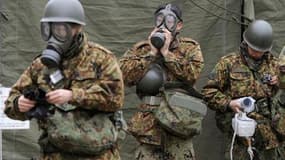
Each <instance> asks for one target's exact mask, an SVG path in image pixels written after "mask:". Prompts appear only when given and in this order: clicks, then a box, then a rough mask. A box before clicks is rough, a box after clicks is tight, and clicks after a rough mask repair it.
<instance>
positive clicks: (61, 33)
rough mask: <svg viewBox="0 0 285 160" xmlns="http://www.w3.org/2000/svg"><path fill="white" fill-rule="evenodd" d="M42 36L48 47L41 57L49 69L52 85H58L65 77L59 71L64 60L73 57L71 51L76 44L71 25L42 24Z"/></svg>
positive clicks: (59, 23)
mask: <svg viewBox="0 0 285 160" xmlns="http://www.w3.org/2000/svg"><path fill="white" fill-rule="evenodd" d="M41 35H42V38H43V40H44V41H46V42H47V47H46V49H45V50H44V51H43V53H42V55H41V62H42V63H43V64H44V65H45V66H47V68H48V69H49V72H50V74H49V80H50V82H51V84H52V85H56V84H58V83H59V82H60V81H62V80H63V78H64V76H63V74H62V72H61V70H59V67H60V63H61V61H62V59H64V58H68V57H71V56H72V55H73V53H72V52H71V51H70V49H71V48H72V44H73V43H74V37H75V36H74V37H73V35H72V26H71V24H70V23H61V22H58V23H57V22H56V23H49V22H42V23H41Z"/></svg>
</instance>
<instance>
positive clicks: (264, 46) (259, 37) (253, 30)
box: [243, 20, 273, 52]
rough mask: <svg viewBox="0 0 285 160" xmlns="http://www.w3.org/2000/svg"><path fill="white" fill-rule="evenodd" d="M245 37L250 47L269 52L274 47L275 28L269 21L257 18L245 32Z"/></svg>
mask: <svg viewBox="0 0 285 160" xmlns="http://www.w3.org/2000/svg"><path fill="white" fill-rule="evenodd" d="M243 38H244V41H245V42H246V43H247V45H248V46H249V47H250V48H252V49H254V50H256V51H260V52H267V51H270V50H271V48H272V42H273V30H272V27H271V25H270V24H269V23H268V22H266V21H264V20H256V21H254V22H252V23H251V24H250V25H249V27H248V28H247V29H246V31H245V32H244V33H243Z"/></svg>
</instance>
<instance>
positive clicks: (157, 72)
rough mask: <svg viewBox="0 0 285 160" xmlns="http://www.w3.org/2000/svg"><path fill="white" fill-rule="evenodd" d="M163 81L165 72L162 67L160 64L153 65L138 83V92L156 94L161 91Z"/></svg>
mask: <svg viewBox="0 0 285 160" xmlns="http://www.w3.org/2000/svg"><path fill="white" fill-rule="evenodd" d="M163 81H164V74H163V70H162V68H161V67H160V66H159V65H158V64H155V65H152V66H151V67H150V69H149V70H148V71H147V72H146V73H145V75H144V76H143V78H142V79H141V80H140V81H139V83H138V84H137V86H136V87H137V88H136V89H137V93H139V94H143V95H148V96H155V95H157V94H158V93H159V89H160V88H161V87H162V85H163Z"/></svg>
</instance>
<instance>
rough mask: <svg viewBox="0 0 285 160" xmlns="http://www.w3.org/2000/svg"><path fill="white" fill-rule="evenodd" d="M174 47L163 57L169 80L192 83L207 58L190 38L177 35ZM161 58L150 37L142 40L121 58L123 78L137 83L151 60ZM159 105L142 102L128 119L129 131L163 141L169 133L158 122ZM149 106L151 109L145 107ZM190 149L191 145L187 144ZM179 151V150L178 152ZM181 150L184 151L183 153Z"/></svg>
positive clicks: (155, 142)
mask: <svg viewBox="0 0 285 160" xmlns="http://www.w3.org/2000/svg"><path fill="white" fill-rule="evenodd" d="M176 42H177V43H176V44H175V45H174V46H175V47H172V48H170V53H169V54H168V56H167V57H164V66H165V69H164V71H165V73H166V79H167V81H181V80H183V81H184V82H186V83H187V84H189V85H190V86H193V85H194V83H195V81H196V80H197V78H198V77H199V75H200V73H201V70H202V68H203V66H204V60H203V56H202V52H201V49H200V46H199V44H198V43H197V42H196V41H194V40H192V39H190V38H180V39H179V40H178V39H177V41H176ZM157 59H159V56H153V55H151V54H150V45H149V44H148V41H142V42H139V43H137V44H136V45H134V47H133V48H132V49H130V50H128V51H127V52H126V53H125V54H124V56H123V57H122V58H121V59H120V67H121V70H122V72H123V77H124V82H125V84H126V85H127V86H133V85H136V84H137V83H138V82H139V80H140V79H141V78H142V77H143V76H144V74H145V73H146V71H147V70H148V68H149V66H150V65H151V63H153V62H154V61H156V60H157ZM157 107H158V106H154V105H152V106H151V105H147V104H141V105H140V106H139V107H138V108H139V110H142V111H140V112H137V113H135V114H134V115H133V117H132V118H131V120H130V121H129V131H130V132H131V133H132V134H133V135H134V136H135V137H136V138H137V140H138V141H139V142H141V143H145V144H152V145H161V144H162V142H163V140H162V135H164V134H166V135H168V133H166V132H165V131H164V130H163V128H162V127H161V126H160V125H158V122H157V120H156V119H155V117H154V115H153V113H152V110H156V109H157ZM145 110H149V111H145ZM187 148H188V149H191V148H192V145H189V146H187ZM179 154H180V152H179V153H178V152H177V155H179ZM181 154H182V153H181Z"/></svg>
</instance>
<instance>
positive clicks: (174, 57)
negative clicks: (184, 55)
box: [164, 51, 177, 62]
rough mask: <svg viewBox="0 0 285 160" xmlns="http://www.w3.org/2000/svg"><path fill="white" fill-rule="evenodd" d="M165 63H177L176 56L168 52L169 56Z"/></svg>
mask: <svg viewBox="0 0 285 160" xmlns="http://www.w3.org/2000/svg"><path fill="white" fill-rule="evenodd" d="M164 60H165V62H177V58H176V56H175V55H174V54H173V53H172V52H170V51H169V52H168V54H167V56H165V57H164Z"/></svg>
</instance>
